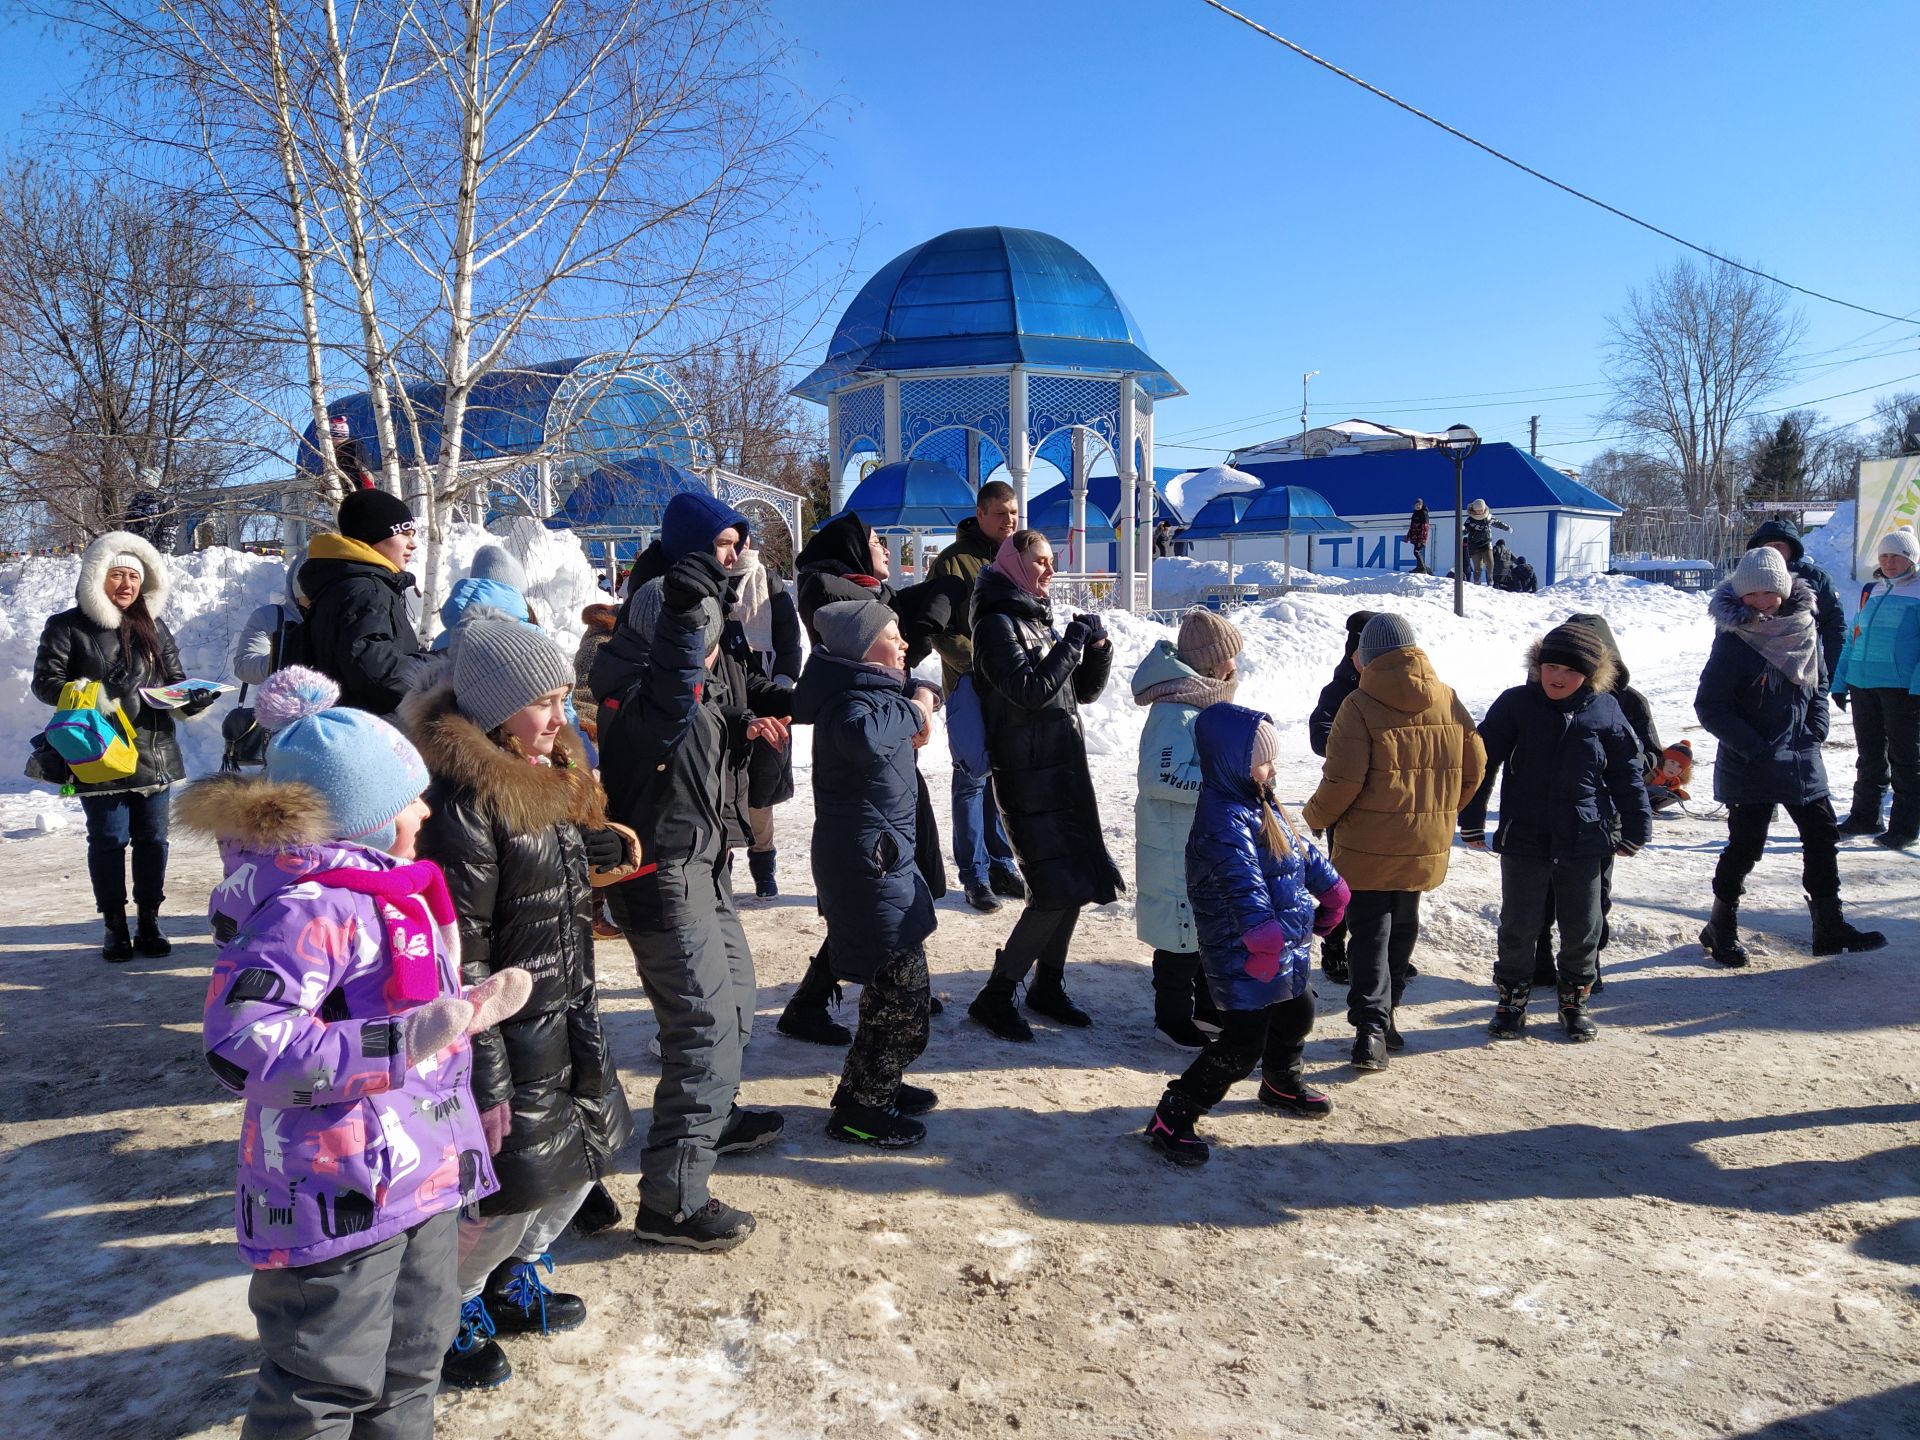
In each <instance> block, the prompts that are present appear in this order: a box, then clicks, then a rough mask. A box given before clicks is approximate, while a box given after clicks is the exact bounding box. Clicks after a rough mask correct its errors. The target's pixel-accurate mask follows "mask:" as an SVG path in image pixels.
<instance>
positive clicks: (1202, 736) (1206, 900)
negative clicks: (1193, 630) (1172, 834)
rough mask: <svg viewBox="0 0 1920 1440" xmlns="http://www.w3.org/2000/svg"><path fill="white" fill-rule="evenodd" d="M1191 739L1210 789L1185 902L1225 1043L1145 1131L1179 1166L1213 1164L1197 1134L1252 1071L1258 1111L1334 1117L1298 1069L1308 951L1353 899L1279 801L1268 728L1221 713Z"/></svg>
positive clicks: (1182, 1082) (1238, 710) (1257, 718)
mask: <svg viewBox="0 0 1920 1440" xmlns="http://www.w3.org/2000/svg"><path fill="white" fill-rule="evenodd" d="M1193 728H1194V746H1195V749H1196V750H1198V752H1199V755H1200V770H1201V777H1202V779H1201V787H1202V788H1201V791H1200V803H1199V805H1198V806H1197V807H1196V813H1195V815H1194V821H1193V833H1192V834H1191V836H1190V837H1189V838H1188V840H1187V891H1188V893H1189V895H1190V896H1191V897H1192V900H1193V914H1194V920H1195V921H1196V923H1197V926H1198V929H1199V934H1200V960H1201V964H1202V965H1203V966H1204V967H1205V968H1206V972H1207V983H1208V985H1209V986H1210V987H1211V988H1212V990H1213V998H1214V1002H1215V1003H1216V1004H1217V1005H1219V1007H1220V1009H1221V1011H1222V1015H1221V1021H1220V1033H1219V1034H1218V1035H1216V1036H1214V1037H1213V1039H1211V1040H1210V1041H1208V1042H1207V1048H1206V1049H1204V1050H1202V1051H1201V1052H1200V1054H1199V1056H1198V1057H1197V1058H1196V1059H1195V1060H1194V1062H1193V1063H1192V1064H1191V1065H1189V1066H1188V1067H1187V1069H1186V1073H1185V1074H1183V1075H1181V1076H1180V1077H1179V1078H1178V1079H1176V1080H1174V1081H1173V1082H1172V1083H1171V1084H1169V1085H1168V1086H1167V1089H1166V1093H1165V1094H1164V1095H1162V1096H1161V1097H1160V1104H1159V1107H1158V1108H1157V1109H1155V1111H1154V1112H1153V1118H1152V1119H1151V1120H1150V1121H1148V1122H1147V1130H1146V1138H1147V1143H1148V1144H1150V1145H1152V1146H1153V1148H1154V1149H1156V1150H1158V1151H1159V1152H1160V1153H1161V1154H1162V1155H1164V1156H1166V1157H1167V1159H1169V1160H1171V1161H1172V1162H1173V1163H1174V1164H1176V1165H1204V1164H1205V1163H1206V1162H1207V1159H1208V1156H1209V1154H1210V1153H1211V1152H1210V1150H1209V1147H1208V1145H1207V1143H1206V1142H1205V1141H1204V1140H1202V1139H1200V1138H1199V1137H1198V1136H1197V1135H1195V1134H1194V1130H1193V1125H1194V1122H1195V1121H1196V1120H1198V1119H1199V1118H1200V1117H1201V1116H1203V1115H1205V1114H1206V1113H1207V1112H1208V1111H1209V1110H1211V1109H1213V1107H1214V1106H1216V1105H1218V1104H1219V1103H1220V1102H1221V1101H1222V1100H1224V1099H1226V1096H1227V1091H1228V1090H1230V1089H1232V1087H1233V1086H1234V1084H1235V1083H1236V1082H1238V1081H1240V1080H1244V1079H1245V1078H1246V1077H1247V1076H1248V1075H1250V1074H1252V1073H1253V1069H1254V1066H1256V1065H1258V1066H1260V1069H1261V1074H1260V1092H1259V1100H1260V1103H1261V1104H1262V1105H1264V1106H1266V1107H1268V1108H1269V1109H1273V1110H1278V1111H1280V1112H1281V1113H1282V1114H1286V1115H1296V1116H1300V1117H1302V1118H1305V1119H1309V1120H1321V1119H1324V1118H1325V1117H1326V1116H1327V1115H1328V1114H1329V1113H1331V1111H1332V1110H1333V1101H1332V1100H1330V1099H1328V1098H1327V1096H1326V1095H1324V1094H1322V1093H1321V1092H1320V1091H1318V1090H1316V1089H1314V1088H1313V1087H1312V1086H1311V1085H1309V1084H1307V1081H1306V1076H1305V1075H1304V1074H1303V1073H1302V1069H1301V1066H1302V1062H1303V1060H1304V1057H1305V1054H1306V1043H1307V1036H1308V1035H1309V1034H1310V1033H1311V1032H1312V1030H1313V987H1312V985H1311V984H1310V983H1309V979H1308V975H1309V972H1310V970H1311V968H1312V963H1313V957H1312V951H1311V947H1310V945H1309V943H1308V941H1309V939H1310V937H1311V936H1312V935H1313V934H1315V933H1316V932H1319V933H1322V934H1324V933H1325V932H1326V931H1328V930H1331V929H1332V928H1333V926H1334V925H1335V924H1336V923H1337V922H1338V921H1339V919H1340V916H1341V913H1342V912H1343V911H1344V910H1345V909H1346V905H1347V893H1348V892H1347V883H1346V881H1344V880H1342V879H1341V878H1340V877H1339V875H1337V874H1335V873H1334V868H1333V866H1332V865H1330V864H1328V863H1327V858H1326V857H1325V856H1324V855H1322V854H1321V853H1320V852H1319V850H1317V849H1315V848H1314V845H1313V842H1312V841H1311V840H1308V839H1307V838H1306V837H1305V835H1303V834H1302V833H1301V831H1300V827H1299V826H1298V825H1296V824H1295V823H1294V822H1293V820H1292V819H1291V818H1290V817H1289V816H1288V815H1287V814H1286V812H1285V811H1284V810H1283V809H1282V808H1281V805H1280V802H1279V801H1278V800H1277V799H1275V798H1274V794H1273V766H1274V761H1275V759H1276V758H1277V757H1278V755H1279V751H1280V737H1279V735H1278V734H1276V733H1275V731H1274V728H1273V721H1272V718H1271V717H1270V716H1267V715H1265V714H1263V713H1262V712H1260V711H1258V710H1249V709H1247V708H1245V707H1244V706H1240V705H1214V706H1210V707H1209V708H1207V709H1206V710H1203V711H1201V713H1200V718H1199V719H1198V720H1196V721H1194V727H1193Z"/></svg>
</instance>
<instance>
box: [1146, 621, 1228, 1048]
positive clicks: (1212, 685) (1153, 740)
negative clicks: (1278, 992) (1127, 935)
mask: <svg viewBox="0 0 1920 1440" xmlns="http://www.w3.org/2000/svg"><path fill="white" fill-rule="evenodd" d="M1242 644H1243V642H1242V640H1241V638H1240V632H1239V631H1238V630H1236V629H1235V628H1234V627H1233V625H1232V624H1231V623H1230V622H1228V621H1226V620H1222V619H1221V618H1220V617H1219V616H1218V615H1215V614H1214V613H1213V612H1212V611H1210V610H1202V609H1200V608H1198V607H1195V608H1194V609H1192V610H1189V611H1188V612H1187V613H1186V616H1185V617H1184V618H1183V619H1182V620H1181V621H1180V638H1179V641H1178V642H1177V643H1174V642H1170V641H1166V640H1161V641H1157V642H1156V643H1155V644H1154V647H1153V648H1152V649H1151V650H1149V651H1148V652H1147V655H1146V658H1145V659H1144V660H1142V661H1141V662H1140V668H1139V669H1137V670H1135V671H1134V672H1133V701H1134V704H1136V705H1145V706H1147V707H1148V709H1147V723H1146V727H1145V728H1144V729H1143V730H1142V731H1141V732H1140V771H1139V793H1138V796H1137V798H1136V799H1135V800H1134V805H1133V826H1134V891H1133V893H1134V908H1133V924H1134V933H1135V934H1137V935H1138V936H1139V937H1140V939H1141V940H1142V941H1143V942H1145V943H1146V944H1148V945H1151V946H1152V947H1153V1033H1154V1034H1155V1035H1156V1036H1157V1037H1158V1038H1160V1039H1161V1040H1164V1041H1166V1042H1167V1043H1168V1044H1169V1045H1173V1046H1176V1047H1178V1048H1179V1049H1182V1050H1198V1049H1199V1048H1200V1047H1201V1046H1203V1045H1205V1044H1206V1043H1207V1035H1208V1034H1209V1033H1213V1032H1216V1031H1217V1030H1218V1029H1219V1012H1218V1011H1217V1010H1216V1009H1215V1008H1214V1004H1213V998H1212V997H1211V996H1210V995H1209V994H1208V993H1207V980H1206V976H1205V975H1203V974H1202V973H1201V971H1200V940H1199V936H1198V935H1197V934H1196V933H1195V931H1194V926H1193V907H1192V905H1190V904H1189V903H1188V902H1187V833H1188V832H1189V831H1190V830H1192V828H1193V812H1194V807H1195V806H1196V805H1197V804H1198V803H1199V801H1200V760H1199V757H1198V756H1196V755H1195V754H1194V749H1193V722H1194V718H1195V717H1196V716H1197V715H1199V713H1200V712H1201V711H1202V710H1203V709H1205V708H1206V707H1207V706H1209V705H1215V704H1219V703H1221V702H1222V701H1229V700H1232V699H1233V696H1234V691H1235V690H1236V689H1237V688H1238V685H1239V679H1238V674H1239V672H1238V670H1237V668H1236V665H1235V657H1236V656H1238V655H1239V653H1240V650H1241V646H1242Z"/></svg>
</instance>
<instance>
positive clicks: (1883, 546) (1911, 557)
mask: <svg viewBox="0 0 1920 1440" xmlns="http://www.w3.org/2000/svg"><path fill="white" fill-rule="evenodd" d="M1877 553H1878V554H1881V555H1904V556H1906V557H1907V563H1908V564H1909V565H1920V536H1916V535H1915V534H1914V533H1913V527H1912V526H1911V525H1902V526H1901V527H1900V528H1899V529H1898V530H1896V531H1894V532H1893V533H1892V534H1891V535H1889V536H1887V538H1886V539H1884V540H1882V541H1881V542H1880V549H1879V551H1878V552H1877Z"/></svg>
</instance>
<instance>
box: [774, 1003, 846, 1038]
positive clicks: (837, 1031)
mask: <svg viewBox="0 0 1920 1440" xmlns="http://www.w3.org/2000/svg"><path fill="white" fill-rule="evenodd" d="M773 1028H774V1029H776V1030H778V1031H779V1032H780V1033H781V1034H782V1035H785V1036H787V1037H789V1038H790V1039H794V1040H805V1041H806V1042H808V1043H809V1044H811V1045H851V1044H852V1043H853V1032H852V1031H851V1030H849V1029H847V1027H846V1026H844V1025H842V1024H841V1023H840V1022H839V1021H838V1020H835V1019H834V1018H833V1016H831V1015H829V1014H828V1013H827V1007H826V1006H824V1005H805V1004H802V1003H801V1002H800V1001H799V1000H798V999H794V1000H789V1001H788V1002H787V1008H786V1009H784V1010H782V1011H781V1012H780V1019H779V1020H778V1021H777V1022H775V1024H774V1027H773Z"/></svg>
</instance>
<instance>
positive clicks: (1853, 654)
mask: <svg viewBox="0 0 1920 1440" xmlns="http://www.w3.org/2000/svg"><path fill="white" fill-rule="evenodd" d="M1879 558H1880V564H1879V569H1878V570H1877V571H1876V574H1878V575H1879V577H1880V578H1879V579H1877V580H1875V581H1874V582H1873V583H1872V584H1871V585H1869V586H1868V587H1867V593H1866V598H1865V599H1864V600H1862V601H1861V605H1860V613H1859V614H1858V615H1857V616H1855V617H1854V621H1853V626H1852V628H1851V629H1849V630H1848V631H1847V640H1846V644H1845V645H1844V646H1843V647H1842V648H1841V651H1840V658H1839V660H1837V661H1836V662H1835V663H1834V667H1833V696H1834V699H1835V700H1836V701H1838V702H1839V704H1840V705H1841V707H1842V708H1843V709H1844V708H1845V707H1846V706H1847V704H1848V702H1849V701H1851V703H1852V705H1853V738H1854V741H1855V743H1856V744H1857V745H1858V747H1859V751H1858V757H1857V758H1856V759H1855V761H1854V770H1853V808H1852V811H1851V812H1850V813H1849V814H1848V816H1847V818H1846V819H1845V820H1843V821H1841V822H1840V833H1841V834H1842V835H1872V836H1874V837H1876V840H1875V843H1876V844H1880V845H1884V846H1885V847H1886V848H1887V849H1889V850H1904V849H1906V848H1907V847H1908V846H1909V845H1911V844H1913V843H1914V841H1915V840H1916V839H1920V569H1916V568H1915V567H1916V565H1920V538H1916V537H1915V535H1914V533H1913V531H1912V530H1911V529H1909V528H1906V527H1904V526H1903V527H1902V528H1901V529H1898V530H1896V531H1894V532H1893V533H1892V534H1891V535H1889V536H1887V537H1886V538H1885V539H1884V540H1882V541H1881V542H1880V551H1879ZM1889 780H1891V781H1892V782H1893V817H1892V821H1891V823H1889V824H1888V825H1885V826H1882V825H1881V823H1880V802H1881V801H1882V800H1884V799H1885V798H1886V794H1887V782H1888V781H1889Z"/></svg>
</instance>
